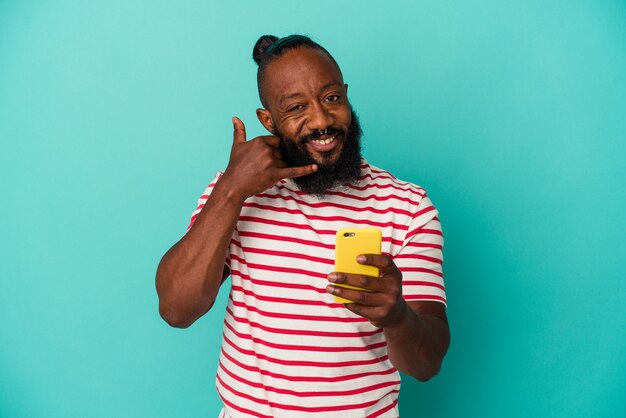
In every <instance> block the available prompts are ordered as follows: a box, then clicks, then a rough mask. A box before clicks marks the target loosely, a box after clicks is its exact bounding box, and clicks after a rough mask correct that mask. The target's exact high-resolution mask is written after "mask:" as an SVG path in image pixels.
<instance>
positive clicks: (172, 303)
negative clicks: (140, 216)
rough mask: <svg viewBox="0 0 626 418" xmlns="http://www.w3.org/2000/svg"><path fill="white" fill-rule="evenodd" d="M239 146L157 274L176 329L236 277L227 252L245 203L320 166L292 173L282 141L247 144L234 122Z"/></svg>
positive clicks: (163, 308) (163, 306)
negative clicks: (228, 279)
mask: <svg viewBox="0 0 626 418" xmlns="http://www.w3.org/2000/svg"><path fill="white" fill-rule="evenodd" d="M233 127H234V133H233V146H232V149H231V153H230V161H229V163H228V167H227V168H226V170H225V172H224V175H223V176H222V177H221V178H220V179H219V180H218V182H217V183H216V184H215V187H214V188H213V192H212V193H211V195H210V196H209V198H208V199H207V202H206V203H205V205H204V207H203V208H202V210H201V211H200V213H199V214H198V217H197V218H196V220H195V222H194V224H193V226H192V227H191V229H190V230H189V231H188V232H187V234H186V235H185V236H184V237H183V238H182V239H181V240H180V241H178V242H177V243H176V244H175V245H174V246H173V247H172V248H170V250H169V251H167V252H166V253H165V255H164V256H163V258H162V259H161V262H160V263H159V267H158V269H157V275H156V288H157V293H158V295H159V312H160V314H161V316H162V317H163V319H164V320H165V321H166V322H167V323H168V324H170V325H172V326H174V327H179V328H186V327H188V326H190V325H191V324H193V323H194V322H195V321H196V320H197V319H198V318H200V317H201V316H202V315H204V314H205V313H207V312H208V311H209V309H211V306H213V303H214V302H215V298H216V296H217V293H218V290H219V287H220V285H221V283H222V282H223V281H224V279H225V278H226V277H227V276H228V275H229V274H230V271H229V269H228V268H227V267H226V266H225V259H226V252H227V250H228V245H229V244H230V240H231V237H232V235H233V231H234V230H235V226H236V225H237V220H238V219H239V214H240V213H241V208H242V207H243V203H244V201H245V200H246V199H247V198H248V197H250V196H253V195H255V194H258V193H261V192H262V191H264V190H266V189H268V188H269V187H272V186H273V185H274V184H276V182H278V181H279V180H281V179H283V178H293V177H299V176H304V175H307V174H311V173H312V172H314V171H315V170H316V169H317V166H315V165H309V166H304V167H293V168H286V167H285V163H284V162H283V161H282V159H281V155H280V153H279V151H278V147H279V145H280V139H279V138H277V137H275V136H261V137H257V138H255V139H253V140H251V141H246V131H245V126H244V124H243V122H241V121H240V120H239V119H238V118H233Z"/></svg>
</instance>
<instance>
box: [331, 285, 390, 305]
mask: <svg viewBox="0 0 626 418" xmlns="http://www.w3.org/2000/svg"><path fill="white" fill-rule="evenodd" d="M326 291H327V292H328V293H330V294H331V295H335V296H339V297H342V298H344V299H348V300H350V301H352V302H353V303H356V304H359V305H365V306H379V305H381V303H382V301H383V296H382V295H381V294H379V293H375V292H369V291H367V290H359V289H350V288H347V287H343V286H335V285H333V284H329V285H328V286H326Z"/></svg>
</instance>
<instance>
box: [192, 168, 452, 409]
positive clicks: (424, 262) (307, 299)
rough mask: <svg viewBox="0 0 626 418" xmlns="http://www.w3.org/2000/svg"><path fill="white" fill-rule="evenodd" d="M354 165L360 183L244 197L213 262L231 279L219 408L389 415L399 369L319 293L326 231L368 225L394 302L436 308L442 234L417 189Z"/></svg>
mask: <svg viewBox="0 0 626 418" xmlns="http://www.w3.org/2000/svg"><path fill="white" fill-rule="evenodd" d="M361 169H362V171H361V179H360V181H358V182H356V183H355V184H351V185H346V186H343V187H338V188H336V189H333V190H331V191H329V192H328V193H327V194H326V196H325V197H324V198H323V199H319V198H318V197H317V196H314V195H309V194H306V193H303V192H302V191H300V189H299V188H298V187H297V186H296V185H295V183H294V182H293V181H292V180H289V179H286V180H282V181H280V182H278V183H277V184H276V185H275V186H274V187H272V188H270V189H268V190H266V191H264V192H263V193H260V194H258V195H256V196H253V197H250V198H249V199H247V200H246V201H245V203H244V205H243V208H242V211H241V215H240V217H239V221H238V223H237V226H236V228H235V231H234V233H233V236H232V239H231V242H230V246H229V251H228V254H227V257H226V260H225V262H226V264H227V265H228V266H229V268H230V270H231V278H232V284H231V289H230V294H229V299H228V305H227V308H226V316H225V320H224V329H223V336H222V348H221V354H220V359H219V367H218V372H217V379H216V385H217V390H218V392H219V395H220V397H221V398H222V400H223V402H224V410H223V411H222V414H221V415H220V416H223V417H233V418H235V417H267V418H269V417H288V418H296V417H301V416H310V415H311V414H315V416H316V417H319V418H322V417H342V418H348V417H359V418H361V417H398V415H399V412H398V405H397V404H398V393H399V390H400V376H399V373H398V371H397V370H396V369H395V368H394V366H393V365H392V364H391V362H390V361H389V358H388V356H387V343H386V341H385V336H384V333H383V331H382V329H381V328H377V327H375V326H373V325H372V324H370V323H369V322H368V321H367V320H366V319H364V318H362V317H360V316H358V315H356V314H354V313H352V312H350V311H349V310H348V309H346V308H345V307H344V305H342V304H340V303H336V302H335V301H334V300H333V297H332V295H330V294H328V293H327V292H326V286H327V285H328V281H327V279H326V277H327V275H328V274H329V273H330V272H332V271H333V266H334V255H335V254H334V246H335V233H336V231H337V230H338V229H339V228H344V227H378V228H380V229H381V231H382V237H383V239H382V252H383V253H386V254H389V255H390V256H391V257H392V259H393V260H394V262H395V264H396V265H397V266H398V268H399V269H400V271H401V272H402V276H403V287H402V292H403V297H404V299H405V300H407V301H412V300H421V301H438V302H442V303H444V304H445V303H446V299H445V291H444V284H443V274H442V261H443V260H442V246H443V236H442V233H441V225H440V223H439V219H438V217H437V210H436V209H435V208H434V206H433V204H432V203H431V201H430V199H429V198H428V197H427V196H426V192H425V191H424V189H422V188H421V187H419V186H416V185H414V184H412V183H408V182H404V181H400V180H398V179H397V178H395V177H394V176H393V175H391V174H390V173H388V172H387V171H384V170H381V169H379V168H376V167H374V166H372V165H370V164H369V163H367V161H365V160H363V165H362V167H361ZM221 175H222V173H218V174H217V176H216V177H215V179H214V181H213V182H212V183H211V184H210V185H209V186H208V187H207V189H206V190H205V192H204V194H203V195H202V196H201V197H200V199H199V202H198V207H197V208H196V210H195V212H194V214H193V216H192V219H191V223H190V227H191V225H192V224H193V221H194V220H195V218H196V216H197V215H198V213H199V212H200V210H201V209H202V207H203V206H204V203H205V202H206V200H207V198H208V196H209V195H210V193H211V191H212V190H213V186H214V185H215V183H216V182H217V181H219V178H220V177H221Z"/></svg>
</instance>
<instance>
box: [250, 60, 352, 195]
mask: <svg viewBox="0 0 626 418" xmlns="http://www.w3.org/2000/svg"><path fill="white" fill-rule="evenodd" d="M262 91H263V95H264V101H265V103H266V104H267V109H259V110H258V111H257V113H258V115H259V119H260V120H261V123H263V125H264V126H265V127H266V128H267V129H268V130H269V131H270V132H273V133H274V134H275V135H277V136H279V137H280V138H281V152H282V154H283V159H284V160H285V162H286V163H287V165H290V166H297V165H305V164H310V163H317V164H318V171H317V172H316V173H314V174H311V175H309V176H306V177H304V178H300V179H294V181H296V183H298V184H299V185H300V187H301V188H302V189H303V190H305V191H307V192H311V193H315V194H323V191H324V190H327V189H328V188H331V187H333V186H334V185H337V184H338V183H345V182H352V181H354V180H356V179H357V178H358V175H359V174H360V169H359V165H360V158H361V156H360V141H359V138H360V132H361V130H360V126H359V124H358V120H357V118H356V115H354V117H353V112H352V108H351V107H350V103H349V102H348V97H347V86H346V85H345V84H344V83H343V77H342V76H341V72H340V70H339V68H338V67H337V65H336V64H335V63H334V62H333V61H332V59H330V58H329V57H328V56H327V55H326V54H325V53H324V52H323V51H320V50H317V49H311V48H298V49H295V50H292V51H289V52H287V53H286V54H285V55H283V56H282V57H280V58H278V59H277V60H275V61H273V62H272V63H270V64H269V65H268V66H267V67H266V70H265V75H264V78H263V83H262Z"/></svg>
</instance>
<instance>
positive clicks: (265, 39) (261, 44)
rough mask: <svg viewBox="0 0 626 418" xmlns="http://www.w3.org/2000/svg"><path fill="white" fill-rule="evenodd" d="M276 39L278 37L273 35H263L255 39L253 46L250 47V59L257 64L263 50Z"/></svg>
mask: <svg viewBox="0 0 626 418" xmlns="http://www.w3.org/2000/svg"><path fill="white" fill-rule="evenodd" d="M277 40H278V38H277V37H276V36H274V35H263V36H261V37H260V38H259V40H258V41H256V44H254V48H253V49H252V59H253V60H254V62H256V63H257V65H258V64H259V63H260V62H261V58H263V54H265V51H267V49H268V48H269V47H270V46H271V45H272V44H273V43H274V42H276V41H277Z"/></svg>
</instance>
